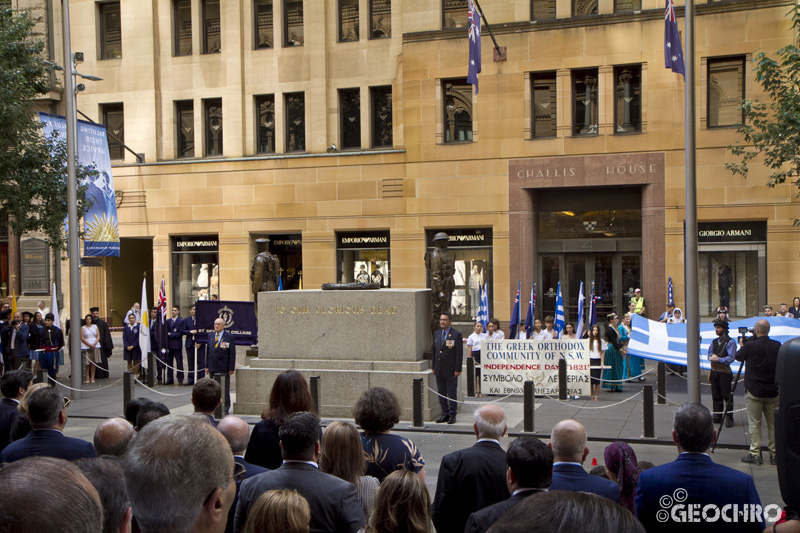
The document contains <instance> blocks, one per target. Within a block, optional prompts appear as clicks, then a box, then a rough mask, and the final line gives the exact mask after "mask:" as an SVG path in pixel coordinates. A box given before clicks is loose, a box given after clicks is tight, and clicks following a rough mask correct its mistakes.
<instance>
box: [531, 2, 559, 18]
mask: <svg viewBox="0 0 800 533" xmlns="http://www.w3.org/2000/svg"><path fill="white" fill-rule="evenodd" d="M554 18H556V0H531V20H552V19H554Z"/></svg>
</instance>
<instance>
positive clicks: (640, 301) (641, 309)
mask: <svg viewBox="0 0 800 533" xmlns="http://www.w3.org/2000/svg"><path fill="white" fill-rule="evenodd" d="M631 303H633V304H636V305H635V307H634V308H633V312H634V313H636V314H637V315H644V313H645V311H646V310H647V303H646V302H645V301H644V296H642V289H636V290H635V291H633V298H631Z"/></svg>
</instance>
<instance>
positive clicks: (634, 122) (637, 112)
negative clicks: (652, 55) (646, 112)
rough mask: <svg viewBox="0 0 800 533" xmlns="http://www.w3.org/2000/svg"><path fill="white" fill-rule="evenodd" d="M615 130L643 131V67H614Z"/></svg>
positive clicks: (616, 131)
mask: <svg viewBox="0 0 800 533" xmlns="http://www.w3.org/2000/svg"><path fill="white" fill-rule="evenodd" d="M614 85H615V87H614V92H615V95H614V125H615V128H614V132H615V133H627V132H631V131H642V67H640V66H639V65H628V66H624V67H614Z"/></svg>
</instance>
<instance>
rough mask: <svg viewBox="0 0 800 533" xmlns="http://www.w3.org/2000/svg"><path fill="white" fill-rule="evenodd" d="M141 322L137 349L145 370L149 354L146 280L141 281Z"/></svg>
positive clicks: (148, 309) (148, 311)
mask: <svg viewBox="0 0 800 533" xmlns="http://www.w3.org/2000/svg"><path fill="white" fill-rule="evenodd" d="M141 309H142V322H141V324H139V348H140V349H141V350H142V368H147V354H149V353H150V307H149V306H148V305H147V278H145V279H143V280H142V307H141Z"/></svg>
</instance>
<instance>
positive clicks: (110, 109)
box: [100, 104, 125, 161]
mask: <svg viewBox="0 0 800 533" xmlns="http://www.w3.org/2000/svg"><path fill="white" fill-rule="evenodd" d="M100 110H101V114H102V117H103V125H104V126H105V127H106V134H107V136H108V155H109V157H110V158H111V160H112V161H114V160H121V159H125V148H124V146H125V121H124V113H123V106H122V104H103V105H101V106H100Z"/></svg>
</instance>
